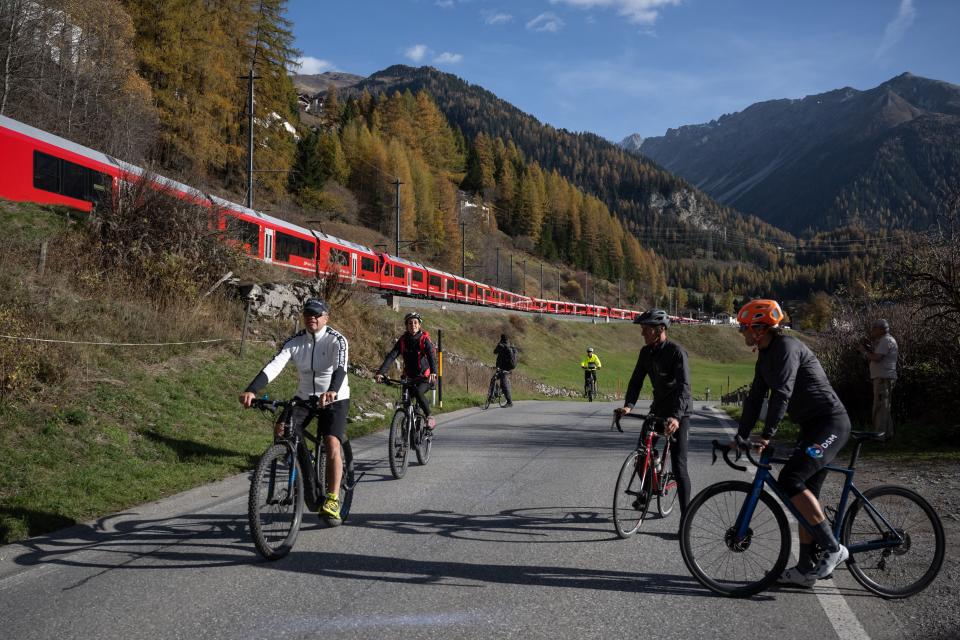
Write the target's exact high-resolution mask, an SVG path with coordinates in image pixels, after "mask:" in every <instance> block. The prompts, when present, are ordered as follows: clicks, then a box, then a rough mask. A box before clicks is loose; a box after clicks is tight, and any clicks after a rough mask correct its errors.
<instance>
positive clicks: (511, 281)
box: [510, 253, 513, 291]
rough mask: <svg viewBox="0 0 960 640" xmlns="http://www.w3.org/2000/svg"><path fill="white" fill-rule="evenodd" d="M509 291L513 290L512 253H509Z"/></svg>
mask: <svg viewBox="0 0 960 640" xmlns="http://www.w3.org/2000/svg"><path fill="white" fill-rule="evenodd" d="M510 291H513V254H512V253H511V254H510Z"/></svg>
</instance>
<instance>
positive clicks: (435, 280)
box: [430, 276, 440, 289]
mask: <svg viewBox="0 0 960 640" xmlns="http://www.w3.org/2000/svg"><path fill="white" fill-rule="evenodd" d="M430 286H431V287H436V288H437V289H439V288H440V276H430Z"/></svg>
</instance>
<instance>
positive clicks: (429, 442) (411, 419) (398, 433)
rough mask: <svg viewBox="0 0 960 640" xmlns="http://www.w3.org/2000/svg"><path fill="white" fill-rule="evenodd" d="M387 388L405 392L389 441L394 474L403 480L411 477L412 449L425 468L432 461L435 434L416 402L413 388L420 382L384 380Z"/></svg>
mask: <svg viewBox="0 0 960 640" xmlns="http://www.w3.org/2000/svg"><path fill="white" fill-rule="evenodd" d="M383 382H384V384H389V385H395V386H399V387H400V388H401V393H400V406H398V407H397V410H396V411H395V412H394V414H393V420H391V421H390V436H389V438H388V440H387V448H388V453H387V456H388V459H389V461H390V473H392V474H393V477H394V478H397V479H400V478H402V477H403V476H404V474H406V473H407V464H408V456H409V453H410V449H413V450H414V451H416V453H417V462H419V463H420V464H422V465H424V464H427V462H429V461H430V452H431V451H432V449H433V431H432V430H431V429H428V428H427V419H426V417H424V415H423V413H421V412H420V407H417V406H416V404H417V403H416V401H415V400H414V395H413V387H415V386H416V385H417V381H416V380H412V379H410V378H403V379H402V380H393V379H391V378H384V379H383Z"/></svg>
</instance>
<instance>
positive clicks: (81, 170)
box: [60, 162, 89, 200]
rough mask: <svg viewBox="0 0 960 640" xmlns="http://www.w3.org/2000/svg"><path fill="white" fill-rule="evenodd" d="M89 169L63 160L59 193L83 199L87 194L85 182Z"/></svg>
mask: <svg viewBox="0 0 960 640" xmlns="http://www.w3.org/2000/svg"><path fill="white" fill-rule="evenodd" d="M88 172H89V169H87V168H86V167H81V166H80V165H78V164H74V163H72V162H64V163H63V168H62V170H61V173H60V176H61V182H60V193H62V194H63V195H65V196H68V197H70V198H76V199H77V200H83V198H84V196H85V195H87V190H86V186H87V185H86V182H87V180H88V179H89V176H88V175H87V174H88Z"/></svg>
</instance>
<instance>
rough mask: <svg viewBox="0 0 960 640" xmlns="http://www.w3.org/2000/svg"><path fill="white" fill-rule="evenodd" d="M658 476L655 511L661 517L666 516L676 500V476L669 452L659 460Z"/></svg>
mask: <svg viewBox="0 0 960 640" xmlns="http://www.w3.org/2000/svg"><path fill="white" fill-rule="evenodd" d="M658 476H659V478H658V480H659V481H660V482H659V484H660V486H659V487H658V489H659V490H658V491H657V511H658V512H659V513H660V517H661V518H666V517H667V516H668V515H670V512H671V511H673V505H674V504H676V502H677V478H676V477H675V476H674V475H673V465H672V462H671V460H670V455H669V454H667V455H666V457H664V459H663V462H661V467H660V473H659V474H658Z"/></svg>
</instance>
